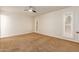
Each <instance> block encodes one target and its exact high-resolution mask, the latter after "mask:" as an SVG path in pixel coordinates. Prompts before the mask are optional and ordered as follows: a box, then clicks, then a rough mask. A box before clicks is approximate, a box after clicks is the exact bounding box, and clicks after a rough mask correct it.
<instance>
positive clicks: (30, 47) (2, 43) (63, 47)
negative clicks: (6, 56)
mask: <svg viewBox="0 0 79 59" xmlns="http://www.w3.org/2000/svg"><path fill="white" fill-rule="evenodd" d="M0 51H1V52H2V51H3V52H53V51H54V52H64V51H65V52H66V51H73V52H76V51H79V43H75V42H71V41H66V40H63V39H58V38H55V37H49V36H45V35H41V34H37V33H29V34H25V35H20V36H15V37H9V38H3V39H1V40H0Z"/></svg>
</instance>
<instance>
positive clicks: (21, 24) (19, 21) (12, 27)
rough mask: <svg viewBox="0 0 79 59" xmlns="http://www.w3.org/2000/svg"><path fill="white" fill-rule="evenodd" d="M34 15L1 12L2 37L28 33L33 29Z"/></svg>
mask: <svg viewBox="0 0 79 59" xmlns="http://www.w3.org/2000/svg"><path fill="white" fill-rule="evenodd" d="M33 22H34V21H33V17H30V16H27V15H26V14H25V13H12V12H2V13H1V37H7V36H13V35H20V34H26V33H30V32H32V31H33Z"/></svg>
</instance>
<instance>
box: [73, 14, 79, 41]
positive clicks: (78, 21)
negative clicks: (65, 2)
mask: <svg viewBox="0 0 79 59" xmlns="http://www.w3.org/2000/svg"><path fill="white" fill-rule="evenodd" d="M75 16H76V17H75V19H74V20H75V36H74V38H75V40H79V13H76V15H75Z"/></svg>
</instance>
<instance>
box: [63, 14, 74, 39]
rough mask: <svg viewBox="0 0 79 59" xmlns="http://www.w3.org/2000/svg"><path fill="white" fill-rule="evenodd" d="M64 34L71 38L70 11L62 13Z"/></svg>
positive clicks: (71, 23) (71, 19) (71, 22)
mask: <svg viewBox="0 0 79 59" xmlns="http://www.w3.org/2000/svg"><path fill="white" fill-rule="evenodd" d="M64 36H65V37H68V38H73V15H72V13H70V12H68V13H65V15H64Z"/></svg>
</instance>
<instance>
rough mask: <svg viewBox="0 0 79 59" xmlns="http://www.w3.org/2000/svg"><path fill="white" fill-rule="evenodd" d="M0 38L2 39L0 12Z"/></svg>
mask: <svg viewBox="0 0 79 59" xmlns="http://www.w3.org/2000/svg"><path fill="white" fill-rule="evenodd" d="M0 37H1V12H0Z"/></svg>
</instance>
